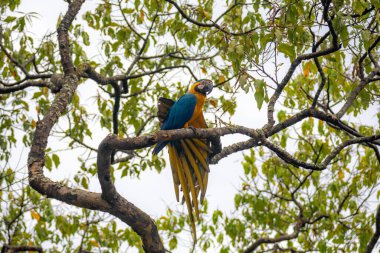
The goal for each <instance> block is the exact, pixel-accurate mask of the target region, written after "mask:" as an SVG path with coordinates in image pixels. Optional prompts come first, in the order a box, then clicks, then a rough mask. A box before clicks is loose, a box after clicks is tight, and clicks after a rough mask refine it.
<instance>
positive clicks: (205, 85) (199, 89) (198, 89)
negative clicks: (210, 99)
mask: <svg viewBox="0 0 380 253" xmlns="http://www.w3.org/2000/svg"><path fill="white" fill-rule="evenodd" d="M213 88H214V86H213V85H212V81H211V80H207V79H201V80H199V81H198V82H196V83H194V84H193V85H192V86H191V88H190V92H191V93H200V94H202V95H204V96H206V95H208V94H210V93H211V91H212V89H213Z"/></svg>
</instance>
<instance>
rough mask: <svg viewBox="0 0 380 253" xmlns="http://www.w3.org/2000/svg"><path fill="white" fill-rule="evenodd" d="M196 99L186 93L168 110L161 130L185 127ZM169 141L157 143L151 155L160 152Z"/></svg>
mask: <svg viewBox="0 0 380 253" xmlns="http://www.w3.org/2000/svg"><path fill="white" fill-rule="evenodd" d="M196 104H197V97H196V96H195V95H194V94H191V93H186V94H185V95H183V96H182V97H180V99H178V101H177V102H175V103H174V105H173V106H172V107H171V108H170V111H169V114H168V117H167V118H166V120H165V121H164V124H162V126H161V129H162V130H170V129H179V128H182V127H183V125H185V123H186V122H188V121H189V120H190V119H191V116H193V113H194V109H195V105H196ZM168 143H169V141H162V142H158V143H157V145H156V146H155V147H154V149H153V154H157V153H158V152H160V151H161V150H162V149H163V148H164V147H165V146H166V145H167V144H168Z"/></svg>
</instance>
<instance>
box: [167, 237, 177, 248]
mask: <svg viewBox="0 0 380 253" xmlns="http://www.w3.org/2000/svg"><path fill="white" fill-rule="evenodd" d="M177 244H178V241H177V237H175V236H174V237H173V238H172V239H170V241H169V248H170V250H173V249H175V248H177Z"/></svg>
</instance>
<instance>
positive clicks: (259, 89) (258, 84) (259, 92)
mask: <svg viewBox="0 0 380 253" xmlns="http://www.w3.org/2000/svg"><path fill="white" fill-rule="evenodd" d="M254 86H255V100H256V103H257V108H259V110H260V109H261V107H262V106H263V102H264V100H265V89H266V83H265V81H264V80H259V79H256V80H255V81H254Z"/></svg>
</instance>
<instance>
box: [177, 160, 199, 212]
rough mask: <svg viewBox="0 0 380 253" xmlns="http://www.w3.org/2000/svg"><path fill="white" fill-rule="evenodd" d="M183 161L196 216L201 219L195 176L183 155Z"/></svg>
mask: <svg viewBox="0 0 380 253" xmlns="http://www.w3.org/2000/svg"><path fill="white" fill-rule="evenodd" d="M181 161H182V165H183V168H184V171H185V175H186V179H187V187H188V188H190V193H191V199H192V202H193V206H194V210H195V214H196V216H197V219H199V210H198V199H197V195H196V193H195V186H194V181H193V175H192V173H191V172H190V168H189V165H188V164H187V161H186V157H184V156H183V155H181ZM189 212H192V209H190V210H189Z"/></svg>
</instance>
